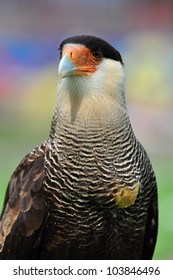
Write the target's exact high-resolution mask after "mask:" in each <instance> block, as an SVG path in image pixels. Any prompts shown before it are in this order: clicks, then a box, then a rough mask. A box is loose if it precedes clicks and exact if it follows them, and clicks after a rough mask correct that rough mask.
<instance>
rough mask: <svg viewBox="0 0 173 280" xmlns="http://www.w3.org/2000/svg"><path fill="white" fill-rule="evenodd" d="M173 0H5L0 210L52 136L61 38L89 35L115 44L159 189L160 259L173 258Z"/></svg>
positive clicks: (1, 2)
mask: <svg viewBox="0 0 173 280" xmlns="http://www.w3.org/2000/svg"><path fill="white" fill-rule="evenodd" d="M172 3H173V1H172V0H170V1H167V0H163V1H162V0H160V1H159V0H156V1H154V0H148V1H147V0H145V1H142V0H141V1H140V0H131V1H129V0H107V1H104V0H94V1H93V0H92V1H91V0H88V1H86V0H83V1H82V0H81V1H79V0H73V1H70V0H63V1H62V0H60V1H58V0H30V1H29V0H28V1H27V0H25V1H24V0H11V1H10V0H0V208H1V207H2V203H3V199H4V194H5V190H6V186H7V184H8V181H9V178H10V176H11V174H12V172H13V171H14V169H15V168H16V166H17V165H18V163H19V162H20V160H21V159H22V158H23V157H24V156H25V155H26V153H28V152H29V151H30V150H31V149H32V148H33V147H35V146H36V145H38V144H40V143H41V142H42V141H43V140H45V139H46V138H47V137H48V133H49V129H50V122H51V117H52V113H53V108H54V104H55V95H56V82H57V67H58V61H59V53H58V50H57V49H58V47H59V43H60V42H61V41H62V40H63V39H65V38H66V37H68V36H72V35H79V34H90V35H96V36H99V37H102V38H104V39H105V40H107V41H108V42H109V43H111V44H112V45H113V46H114V47H115V48H117V49H118V50H119V51H120V52H121V54H122V56H123V58H124V63H125V71H126V99H127V105H128V109H129V114H130V118H131V122H132V125H133V128H134V131H135V134H136V136H137V137H138V139H139V140H140V141H141V142H142V143H143V145H144V147H145V148H146V150H147V152H148V154H149V156H150V159H151V162H152V164H153V167H154V170H155V173H156V177H157V181H158V189H159V212H160V216H159V234H158V241H157V246H156V250H155V255H154V259H173V4H172Z"/></svg>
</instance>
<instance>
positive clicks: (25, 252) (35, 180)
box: [0, 144, 46, 259]
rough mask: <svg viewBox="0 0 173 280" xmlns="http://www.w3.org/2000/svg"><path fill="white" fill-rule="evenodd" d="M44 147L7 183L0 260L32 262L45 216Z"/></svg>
mask: <svg viewBox="0 0 173 280" xmlns="http://www.w3.org/2000/svg"><path fill="white" fill-rule="evenodd" d="M44 152H45V144H43V145H42V146H39V147H37V148H36V149H34V150H33V151H32V152H31V153H30V154H28V155H26V157H25V158H24V159H23V161H22V162H21V163H20V164H19V166H18V167H17V169H16V170H15V172H14V173H13V175H12V177H11V179H10V182H9V184H8V188H7V192H6V197H5V201H4V206H3V210H2V214H1V218H0V259H31V258H34V251H35V250H36V248H37V247H38V245H39V239H40V238H39V234H40V230H41V227H42V225H43V222H44V218H45V215H46V205H45V201H44V197H43V194H42V186H43V179H44Z"/></svg>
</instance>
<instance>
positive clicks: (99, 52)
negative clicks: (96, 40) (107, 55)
mask: <svg viewBox="0 0 173 280" xmlns="http://www.w3.org/2000/svg"><path fill="white" fill-rule="evenodd" d="M92 54H93V56H94V57H95V58H100V57H102V53H101V51H93V52H92Z"/></svg>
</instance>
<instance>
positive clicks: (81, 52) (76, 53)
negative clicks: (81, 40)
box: [62, 45, 101, 76]
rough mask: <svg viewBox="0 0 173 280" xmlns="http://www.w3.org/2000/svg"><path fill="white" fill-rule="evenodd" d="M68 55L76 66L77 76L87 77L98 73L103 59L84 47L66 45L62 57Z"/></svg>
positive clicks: (75, 72)
mask: <svg viewBox="0 0 173 280" xmlns="http://www.w3.org/2000/svg"><path fill="white" fill-rule="evenodd" d="M63 55H66V56H67V57H68V59H69V60H70V61H71V62H72V63H73V64H74V67H75V71H74V75H76V76H87V75H89V74H91V73H93V72H95V71H96V66H97V65H98V63H99V61H100V60H101V57H99V58H98V57H96V56H94V54H93V52H92V51H91V50H90V49H88V48H86V47H85V46H82V45H66V46H64V48H63V51H62V56H63Z"/></svg>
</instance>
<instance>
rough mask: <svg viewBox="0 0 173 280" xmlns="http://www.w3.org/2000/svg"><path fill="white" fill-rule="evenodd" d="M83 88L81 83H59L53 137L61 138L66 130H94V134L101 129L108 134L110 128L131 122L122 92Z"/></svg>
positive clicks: (52, 128) (75, 131) (119, 127)
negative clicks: (59, 136)
mask: <svg viewBox="0 0 173 280" xmlns="http://www.w3.org/2000/svg"><path fill="white" fill-rule="evenodd" d="M85 83H86V82H85ZM81 87H82V86H81V85H80V86H79V82H77V86H76V85H75V83H70V85H68V82H66V83H64V84H63V83H62V84H60V85H59V87H58V93H57V102H56V107H55V111H54V115H53V120H52V127H51V134H50V135H51V137H53V138H58V135H59V133H62V131H63V130H64V129H67V131H68V133H70V132H72V133H73V134H76V133H77V134H78V133H80V131H83V133H84V132H85V133H86V134H88V133H90V131H92V132H93V133H94V134H95V135H96V134H99V133H100V130H101V131H103V132H105V137H106V133H107V131H108V130H109V129H111V130H112V131H115V132H116V131H118V130H122V127H124V126H125V125H126V124H127V125H128V124H129V119H128V114H127V110H126V104H125V99H124V94H123V92H122V93H120V92H117V93H116V92H114V95H112V94H110V93H109V92H107V94H105V92H106V91H105V90H103V92H102V91H101V90H99V91H98V90H97V91H96V92H93V89H90V90H88V91H85V88H84V87H83V88H81ZM87 88H88V87H87ZM81 92H82V93H81ZM119 96H120V98H121V100H120V98H119Z"/></svg>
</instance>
